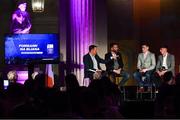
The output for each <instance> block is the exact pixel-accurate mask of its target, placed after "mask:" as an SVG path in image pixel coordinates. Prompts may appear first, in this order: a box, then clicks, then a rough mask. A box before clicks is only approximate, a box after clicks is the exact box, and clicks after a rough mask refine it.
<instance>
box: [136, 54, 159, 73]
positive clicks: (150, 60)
mask: <svg viewBox="0 0 180 120" xmlns="http://www.w3.org/2000/svg"><path fill="white" fill-rule="evenodd" d="M155 67H156V58H155V55H154V53H151V52H148V54H147V56H146V58H145V59H144V54H143V53H140V54H139V55H138V62H137V68H138V69H142V68H146V69H148V71H149V70H153V69H155Z"/></svg>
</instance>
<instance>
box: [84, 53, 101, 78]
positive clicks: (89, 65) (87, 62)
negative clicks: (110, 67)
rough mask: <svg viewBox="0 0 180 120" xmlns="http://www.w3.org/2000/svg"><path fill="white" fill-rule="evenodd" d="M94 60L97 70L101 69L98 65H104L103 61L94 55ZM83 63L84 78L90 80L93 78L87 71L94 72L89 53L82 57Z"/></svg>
mask: <svg viewBox="0 0 180 120" xmlns="http://www.w3.org/2000/svg"><path fill="white" fill-rule="evenodd" d="M95 59H96V61H97V64H98V69H101V67H100V63H105V60H103V59H102V58H100V57H99V56H98V55H95ZM83 63H84V77H85V78H90V79H92V78H93V72H92V71H89V69H92V70H95V69H94V68H93V61H92V59H91V56H90V54H89V53H88V54H86V55H84V57H83Z"/></svg>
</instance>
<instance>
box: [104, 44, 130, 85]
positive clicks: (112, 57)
mask: <svg viewBox="0 0 180 120" xmlns="http://www.w3.org/2000/svg"><path fill="white" fill-rule="evenodd" d="M110 48H111V51H110V52H108V53H107V54H106V55H105V60H106V71H107V72H108V74H109V76H110V78H111V81H112V82H113V83H115V77H116V76H122V77H123V79H122V80H121V82H120V83H119V85H120V86H123V85H124V84H125V83H126V82H127V80H128V79H129V74H128V73H127V72H125V71H124V70H123V67H124V64H123V60H122V56H121V53H120V52H119V48H118V44H117V43H112V44H111V45H110Z"/></svg>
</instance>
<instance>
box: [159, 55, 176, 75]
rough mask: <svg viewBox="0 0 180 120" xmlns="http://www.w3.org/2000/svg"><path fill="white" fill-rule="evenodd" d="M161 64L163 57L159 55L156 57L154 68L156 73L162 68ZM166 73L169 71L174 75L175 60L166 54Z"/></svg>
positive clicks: (172, 56)
mask: <svg viewBox="0 0 180 120" xmlns="http://www.w3.org/2000/svg"><path fill="white" fill-rule="evenodd" d="M162 64H163V56H162V55H159V57H158V62H157V66H156V71H158V69H159V68H161V67H162ZM167 67H168V69H167V71H171V72H172V73H173V74H175V71H174V70H175V58H174V55H171V54H169V53H168V55H167Z"/></svg>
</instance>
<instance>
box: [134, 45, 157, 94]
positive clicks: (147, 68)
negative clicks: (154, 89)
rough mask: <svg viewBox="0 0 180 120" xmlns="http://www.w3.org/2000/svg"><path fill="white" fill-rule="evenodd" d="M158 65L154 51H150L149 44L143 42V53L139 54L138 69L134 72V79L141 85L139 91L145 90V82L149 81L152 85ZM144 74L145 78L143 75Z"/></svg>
mask: <svg viewBox="0 0 180 120" xmlns="http://www.w3.org/2000/svg"><path fill="white" fill-rule="evenodd" d="M155 67H156V58H155V55H154V53H151V52H150V51H149V45H148V44H146V43H145V44H142V53H140V54H139V55H138V62H137V71H136V72H135V73H134V74H133V76H134V79H135V80H136V81H137V83H138V85H139V86H140V89H139V92H143V91H144V87H143V86H144V84H145V83H148V84H149V86H150V80H151V75H152V73H153V70H154V69H155ZM143 76H144V78H145V79H144V80H143V79H142V77H143Z"/></svg>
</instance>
